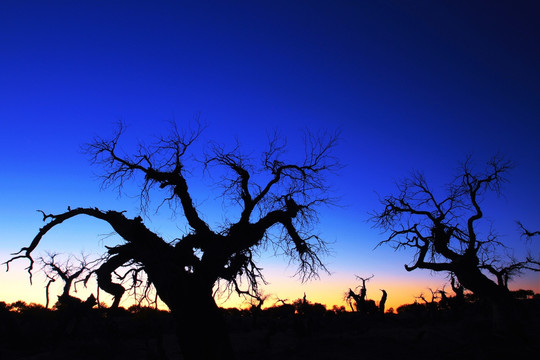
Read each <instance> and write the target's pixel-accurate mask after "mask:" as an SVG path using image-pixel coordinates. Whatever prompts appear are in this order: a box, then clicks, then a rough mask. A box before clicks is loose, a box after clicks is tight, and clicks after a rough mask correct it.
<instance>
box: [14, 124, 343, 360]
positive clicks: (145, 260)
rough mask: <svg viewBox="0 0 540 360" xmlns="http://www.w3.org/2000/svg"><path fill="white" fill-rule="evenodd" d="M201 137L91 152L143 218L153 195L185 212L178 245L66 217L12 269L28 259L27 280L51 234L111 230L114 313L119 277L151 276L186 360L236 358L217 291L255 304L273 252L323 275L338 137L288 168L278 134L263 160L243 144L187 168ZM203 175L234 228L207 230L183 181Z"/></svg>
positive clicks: (108, 279) (100, 274)
mask: <svg viewBox="0 0 540 360" xmlns="http://www.w3.org/2000/svg"><path fill="white" fill-rule="evenodd" d="M201 132H202V127H201V126H197V127H196V128H194V129H191V130H187V131H185V132H181V131H180V130H179V129H178V128H177V127H176V125H175V124H172V129H171V132H170V134H169V135H168V136H165V137H160V138H158V139H157V140H156V141H155V142H154V143H152V144H151V145H149V146H148V145H145V144H143V143H141V144H140V145H139V147H138V149H137V151H135V153H134V154H133V155H128V154H126V153H123V152H122V151H121V148H120V139H121V136H122V134H123V127H122V126H120V128H119V131H118V132H117V133H116V134H115V135H114V136H113V137H112V138H111V139H103V138H96V139H95V140H94V141H93V142H92V143H90V144H88V145H87V146H86V151H87V153H88V154H89V155H90V157H91V159H92V161H93V163H94V164H98V165H100V166H102V167H103V169H104V172H103V174H102V176H103V185H104V186H111V185H113V186H117V187H118V188H119V189H120V190H122V189H123V185H124V184H125V183H127V182H128V181H130V180H132V179H139V180H140V183H139V186H140V192H139V198H140V202H141V208H142V209H143V213H142V215H145V216H146V215H147V212H146V210H148V207H149V204H150V203H149V200H150V197H151V195H152V196H163V197H162V199H163V202H162V204H169V205H170V207H171V209H172V210H175V209H178V208H179V209H180V210H181V213H182V214H183V215H184V219H185V221H186V225H187V231H186V232H185V233H184V234H182V235H181V236H179V237H178V239H177V240H175V241H173V242H167V241H165V240H164V239H163V238H162V237H161V236H160V235H158V234H157V233H155V232H153V231H151V230H150V229H149V228H148V227H147V226H146V225H145V224H144V221H143V218H142V217H141V216H136V217H134V218H129V217H127V216H126V215H125V213H124V211H115V210H108V211H104V210H101V209H98V208H92V207H78V208H73V209H72V208H68V211H65V212H61V213H57V214H46V213H43V220H44V221H46V224H45V225H44V226H43V227H42V228H41V229H40V230H39V231H38V233H37V235H36V236H35V238H34V239H33V240H32V242H31V243H30V245H29V246H27V247H23V248H22V249H21V250H20V251H19V253H17V254H15V255H14V256H13V257H12V258H11V259H10V260H9V261H8V262H7V264H8V265H9V263H10V262H11V261H14V260H16V259H19V258H25V259H28V261H29V262H30V265H29V267H28V271H29V273H30V276H31V274H32V269H33V264H34V260H33V258H32V254H33V251H34V250H35V249H36V247H37V246H38V245H39V244H40V242H41V241H42V239H43V237H44V236H45V235H46V234H47V233H48V232H49V231H50V230H51V229H52V228H54V227H56V226H58V225H60V224H62V223H63V222H64V221H67V220H69V219H71V218H73V217H77V216H80V215H86V216H90V217H92V218H95V219H98V220H101V221H105V222H106V223H108V224H109V225H110V226H111V227H112V228H113V230H114V231H115V232H116V233H117V234H118V235H119V236H120V237H121V238H122V239H123V241H122V242H121V243H120V244H118V245H116V246H112V247H108V248H107V255H106V257H105V258H104V261H103V262H102V263H101V264H100V265H99V267H98V268H97V270H96V271H95V274H96V276H97V283H98V286H99V288H101V289H102V290H104V291H106V292H107V293H109V294H112V295H113V296H114V297H115V302H116V303H118V302H119V299H120V298H121V297H122V295H123V294H124V292H125V290H126V289H125V288H124V287H123V286H122V284H121V283H118V282H114V280H115V279H113V274H114V273H115V271H117V269H119V268H122V267H126V266H128V267H130V268H131V269H133V271H134V273H144V274H146V276H147V278H148V281H149V282H150V283H151V284H152V285H153V286H154V287H155V289H156V291H157V294H158V295H159V297H160V298H161V300H162V301H163V302H164V303H165V304H167V306H168V307H169V309H170V310H171V312H172V314H173V315H174V317H175V319H176V321H177V325H178V326H177V328H178V338H179V341H180V345H181V348H182V351H183V354H184V358H185V359H202V358H204V359H231V358H233V357H234V355H233V352H232V348H231V344H230V341H229V336H228V332H227V329H226V325H225V322H224V319H223V317H222V313H221V311H219V308H218V306H217V305H216V302H215V300H214V297H213V295H214V287H215V285H217V284H220V283H225V284H227V286H228V287H229V288H230V289H234V290H236V291H237V292H238V293H240V294H252V295H253V294H256V293H257V289H258V285H259V283H260V282H264V278H263V277H262V273H261V268H259V267H258V266H257V264H256V259H255V257H254V253H255V251H256V250H257V249H259V248H262V247H265V246H268V245H270V246H271V245H274V246H275V247H276V249H280V252H282V253H284V254H286V255H287V256H289V257H290V258H291V259H293V260H294V261H296V262H297V264H298V272H297V274H298V275H299V276H300V278H301V279H302V280H307V279H309V278H311V277H316V276H317V274H318V272H319V271H325V270H326V268H325V266H324V264H323V262H322V261H321V259H320V255H321V254H322V253H324V252H325V249H326V243H325V242H324V241H323V239H321V238H320V237H319V236H318V235H317V233H316V232H315V230H314V224H316V222H317V220H318V218H317V214H318V208H319V206H320V205H324V204H329V203H331V202H332V199H331V197H330V196H329V187H328V183H327V177H328V176H329V175H330V174H331V173H332V172H333V171H334V170H337V169H338V167H339V166H338V162H337V161H336V159H335V158H334V157H333V156H332V150H333V149H334V147H335V146H336V141H337V136H335V135H327V134H321V135H320V136H319V135H312V134H309V133H308V134H306V136H305V138H304V140H305V141H304V151H303V153H301V155H300V156H298V157H297V158H298V159H296V160H292V161H287V160H286V151H285V150H286V148H287V146H286V142H285V140H284V139H283V138H282V137H280V136H279V135H278V134H275V135H274V136H272V137H270V138H269V141H268V146H267V149H266V151H263V152H262V154H261V156H260V157H259V159H258V160H257V159H254V158H253V157H251V156H249V155H247V154H244V153H243V152H242V151H241V150H240V145H239V144H236V146H233V147H232V149H231V150H226V148H225V147H224V146H222V145H219V144H212V143H211V144H209V145H208V146H207V148H206V153H205V155H204V156H203V157H202V159H201V158H199V159H197V160H198V161H191V160H192V158H190V156H189V155H190V151H191V150H192V145H193V144H194V143H195V142H196V140H197V139H198V138H199V136H200V134H201ZM296 155H298V154H296ZM197 166H202V167H203V168H204V169H205V171H207V172H208V173H213V174H214V176H215V179H217V181H216V184H217V185H218V186H221V189H222V191H221V195H222V196H223V197H224V199H227V200H228V201H230V204H233V205H231V209H233V210H234V209H237V210H238V214H237V217H235V218H234V219H233V220H227V221H225V222H224V223H223V224H222V225H221V226H219V227H216V228H212V227H211V226H210V225H209V224H208V223H207V222H206V221H205V220H204V217H203V216H202V214H201V213H200V211H199V209H198V208H197V206H196V205H195V204H196V203H195V201H194V198H193V193H192V192H191V190H190V187H189V184H188V183H189V181H191V180H190V179H189V177H188V176H186V175H189V174H192V173H190V171H191V170H193V169H194V167H197ZM160 192H161V194H159V193H160ZM8 269H9V268H8ZM242 279H243V282H242ZM242 284H247V286H245V285H244V286H242Z"/></svg>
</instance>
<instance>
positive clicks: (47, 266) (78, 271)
mask: <svg viewBox="0 0 540 360" xmlns="http://www.w3.org/2000/svg"><path fill="white" fill-rule="evenodd" d="M57 256H58V254H55V253H49V254H47V257H40V258H39V262H41V263H42V265H43V267H42V270H43V272H44V273H45V276H46V277H47V285H46V286H45V296H46V303H45V307H46V308H48V307H49V288H50V285H51V284H52V283H53V282H55V281H56V280H57V279H59V278H60V279H61V280H62V281H63V282H64V287H63V290H62V294H60V295H59V296H58V300H59V302H62V301H64V300H66V299H68V298H70V297H71V295H70V294H69V293H70V291H71V287H72V286H73V285H74V281H75V280H77V279H78V278H79V277H81V275H82V274H83V273H84V272H85V271H87V270H89V269H90V266H91V264H92V263H93V262H89V261H88V260H87V257H86V256H82V258H81V259H79V260H77V259H75V261H74V260H73V259H72V258H71V257H69V258H68V259H67V260H66V261H65V262H64V263H63V264H61V263H59V262H58V260H56V257H57ZM74 262H76V263H77V264H75V263H74ZM83 281H84V279H83ZM75 291H77V289H76V288H75Z"/></svg>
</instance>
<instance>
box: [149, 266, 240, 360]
mask: <svg viewBox="0 0 540 360" xmlns="http://www.w3.org/2000/svg"><path fill="white" fill-rule="evenodd" d="M174 279H175V277H174V276H169V277H165V278H163V277H161V278H160V279H159V281H157V282H156V283H154V284H155V286H156V289H157V291H158V294H159V296H160V298H161V300H163V302H165V304H167V306H168V307H169V309H170V310H171V313H172V315H173V317H174V319H175V321H176V328H177V334H178V341H179V343H180V348H181V350H182V354H183V355H184V359H186V360H196V359H204V360H206V359H207V360H233V359H234V358H235V357H234V352H233V349H232V345H231V341H230V337H229V331H228V329H227V324H226V321H225V318H224V316H223V313H222V312H221V310H220V309H219V307H218V306H217V304H216V302H215V300H214V298H213V296H212V285H213V282H211V283H210V282H209V283H206V284H204V283H203V281H201V279H200V278H196V277H195V278H189V279H186V278H185V275H184V276H180V277H176V280H174ZM179 279H181V280H180V281H178V280H179ZM164 280H165V281H164Z"/></svg>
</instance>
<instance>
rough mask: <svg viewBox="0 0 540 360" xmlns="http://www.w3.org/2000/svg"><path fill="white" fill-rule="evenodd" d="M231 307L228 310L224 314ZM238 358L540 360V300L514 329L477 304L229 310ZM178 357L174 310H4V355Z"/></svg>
mask: <svg viewBox="0 0 540 360" xmlns="http://www.w3.org/2000/svg"><path fill="white" fill-rule="evenodd" d="M224 311H225V310H224ZM225 312H226V316H227V320H228V323H229V326H230V331H231V338H232V342H233V346H234V348H235V351H236V353H237V356H238V359H261V360H264V359H281V360H287V359H291V360H292V359H310V360H319V359H345V358H348V359H379V360H380V359H397V358H399V359H437V360H439V359H498V358H505V357H511V358H516V359H519V358H521V359H536V358H539V355H540V303H539V301H538V299H536V300H535V301H528V302H527V303H526V304H525V305H524V306H523V309H522V310H521V311H520V314H521V315H520V319H519V320H515V321H514V323H513V324H512V326H511V327H508V328H501V329H499V330H497V331H495V330H493V327H492V324H491V321H490V320H489V316H486V314H485V311H483V310H482V309H481V308H477V307H471V308H470V309H467V310H464V311H461V312H460V313H458V314H455V313H453V312H440V311H437V312H431V313H430V312H428V311H426V310H425V309H416V310H414V309H413V310H410V311H407V312H404V313H400V314H398V315H391V314H386V315H384V316H381V315H377V316H374V315H371V316H368V315H365V316H361V315H359V314H355V313H348V312H347V313H333V312H321V311H317V312H312V313H306V314H304V315H302V316H300V315H292V314H290V313H289V314H276V313H270V312H262V313H259V314H257V315H256V316H253V314H252V313H249V312H247V311H244V312H240V311H233V310H229V311H225ZM96 358H98V359H103V360H104V359H129V360H137V359H141V360H142V359H145V360H146V359H178V358H181V357H180V349H179V348H178V345H177V343H176V338H175V335H174V325H173V322H172V321H171V318H170V315H169V314H168V313H167V312H157V311H154V310H151V309H142V310H140V311H138V312H134V313H132V312H128V311H120V312H118V313H116V314H114V315H110V314H109V315H107V314H106V313H105V312H104V311H101V310H98V309H93V310H92V311H89V312H87V313H85V314H74V313H69V312H65V313H61V312H53V311H50V310H45V309H43V308H40V307H35V306H28V305H23V306H19V307H18V308H17V307H14V308H13V307H12V308H11V309H9V306H5V304H4V306H0V359H2V360H11V359H28V360H29V359H34V360H37V359H58V360H63V359H81V360H86V359H96Z"/></svg>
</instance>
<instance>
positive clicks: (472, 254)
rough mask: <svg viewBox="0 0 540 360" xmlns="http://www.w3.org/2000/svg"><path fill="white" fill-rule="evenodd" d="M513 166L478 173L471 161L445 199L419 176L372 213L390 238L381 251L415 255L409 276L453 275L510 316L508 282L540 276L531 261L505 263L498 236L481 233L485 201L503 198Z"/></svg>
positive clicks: (499, 164)
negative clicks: (515, 277)
mask: <svg viewBox="0 0 540 360" xmlns="http://www.w3.org/2000/svg"><path fill="white" fill-rule="evenodd" d="M512 167H513V164H512V163H511V162H509V161H506V160H504V159H503V158H502V157H494V158H492V159H491V160H490V161H489V162H488V163H487V167H486V169H485V170H484V171H474V169H473V166H472V161H471V159H470V158H467V159H466V161H465V162H464V163H463V164H462V166H461V168H460V171H459V173H458V175H457V176H456V177H455V179H454V180H453V181H452V182H451V183H450V184H449V185H448V186H447V187H446V189H445V190H446V191H445V193H444V195H442V196H437V193H436V192H435V191H433V190H432V189H431V187H430V186H429V185H428V182H427V180H426V178H425V177H424V175H423V174H421V173H419V172H416V173H414V174H413V175H412V177H411V178H407V179H405V180H403V181H402V182H401V183H399V184H398V191H397V193H396V194H395V195H388V196H386V197H384V198H382V199H381V204H382V209H381V210H379V211H376V212H375V213H373V217H372V220H373V221H374V223H375V226H376V227H379V228H381V229H383V230H384V231H385V232H386V233H388V234H389V235H388V237H386V239H384V240H382V241H381V242H380V243H379V246H380V245H384V244H389V245H391V246H392V247H394V248H396V249H410V250H412V251H413V252H414V261H413V263H412V265H408V264H407V265H405V269H406V270H407V271H413V270H416V269H427V270H431V271H442V272H448V273H449V274H451V275H452V276H454V277H455V278H456V279H457V280H458V281H459V283H460V286H463V287H464V288H466V289H469V290H470V291H472V292H473V293H474V294H476V295H477V296H478V297H479V298H481V299H484V300H486V301H487V302H490V303H491V304H493V305H494V309H495V310H496V312H497V313H498V314H499V315H501V314H503V313H505V312H506V311H507V310H509V308H510V307H511V306H512V302H511V299H512V297H511V295H510V291H509V290H508V279H510V278H511V277H512V276H513V275H517V274H519V273H520V272H522V271H524V270H532V271H540V266H539V262H538V261H537V260H535V259H533V258H532V257H527V258H526V259H524V260H522V261H516V260H515V259H509V260H508V261H507V262H503V261H501V260H500V259H501V257H500V254H498V250H500V249H501V248H504V244H503V243H502V242H501V241H500V240H499V239H498V238H497V236H496V235H495V234H494V233H493V232H490V233H488V234H487V235H485V236H480V235H479V232H478V230H477V228H478V224H479V222H480V221H481V220H482V219H483V217H484V210H483V209H482V206H481V200H482V199H483V198H484V197H485V196H486V195H487V194H489V193H495V194H496V195H498V194H500V192H501V186H502V184H503V183H504V182H505V175H506V174H507V172H508V171H509V170H510V169H511V168H512ZM529 234H530V235H533V236H534V233H530V232H529ZM493 278H495V280H494V279H493ZM458 291H462V290H458Z"/></svg>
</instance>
